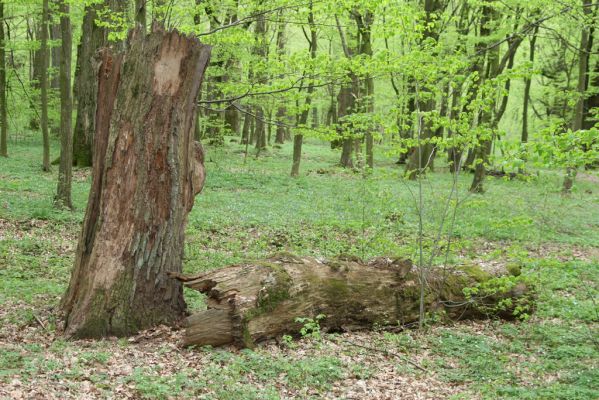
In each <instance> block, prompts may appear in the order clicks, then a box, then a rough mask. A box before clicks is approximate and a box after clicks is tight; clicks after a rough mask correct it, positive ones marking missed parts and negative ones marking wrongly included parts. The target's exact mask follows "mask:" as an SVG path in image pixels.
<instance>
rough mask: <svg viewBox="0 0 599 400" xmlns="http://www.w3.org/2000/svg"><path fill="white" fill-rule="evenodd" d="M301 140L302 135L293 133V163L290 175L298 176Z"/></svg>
mask: <svg viewBox="0 0 599 400" xmlns="http://www.w3.org/2000/svg"><path fill="white" fill-rule="evenodd" d="M303 142H304V136H303V135H298V134H295V136H293V164H292V165H291V176H299V169H300V163H301V161H302V145H303Z"/></svg>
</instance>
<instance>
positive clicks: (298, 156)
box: [291, 1, 318, 176]
mask: <svg viewBox="0 0 599 400" xmlns="http://www.w3.org/2000/svg"><path fill="white" fill-rule="evenodd" d="M308 25H309V26H310V40H309V49H310V58H312V60H314V59H315V58H316V51H317V50H318V43H317V40H318V37H317V35H316V25H315V24H314V13H313V12H312V1H310V12H309V14H308ZM313 75H314V69H313V68H311V70H310V78H309V81H310V82H309V83H308V88H307V89H306V101H305V106H304V110H303V111H302V113H301V114H300V117H299V120H298V125H300V126H305V125H306V123H307V122H308V115H309V113H310V105H311V104H312V93H313V92H314V77H313ZM303 142H304V136H303V135H302V134H298V133H296V134H295V136H294V137H293V164H292V166H291V176H299V169H300V163H301V160H302V145H303Z"/></svg>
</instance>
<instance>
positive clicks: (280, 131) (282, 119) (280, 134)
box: [275, 15, 287, 144]
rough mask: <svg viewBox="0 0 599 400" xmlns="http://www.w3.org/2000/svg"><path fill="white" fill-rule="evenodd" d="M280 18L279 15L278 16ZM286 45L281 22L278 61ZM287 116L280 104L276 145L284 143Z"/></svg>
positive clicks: (278, 30)
mask: <svg viewBox="0 0 599 400" xmlns="http://www.w3.org/2000/svg"><path fill="white" fill-rule="evenodd" d="M279 17H281V15H279ZM286 43H287V40H286V36H285V22H281V23H279V25H278V28H277V58H278V60H279V61H281V60H282V59H283V56H284V55H285V44H286ZM286 116H287V108H286V107H285V103H284V102H280V103H279V104H278V105H277V112H276V121H277V132H276V136H275V143H276V144H283V143H285V125H284V124H285V119H286Z"/></svg>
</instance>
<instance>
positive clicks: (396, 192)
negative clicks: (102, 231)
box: [0, 141, 599, 399]
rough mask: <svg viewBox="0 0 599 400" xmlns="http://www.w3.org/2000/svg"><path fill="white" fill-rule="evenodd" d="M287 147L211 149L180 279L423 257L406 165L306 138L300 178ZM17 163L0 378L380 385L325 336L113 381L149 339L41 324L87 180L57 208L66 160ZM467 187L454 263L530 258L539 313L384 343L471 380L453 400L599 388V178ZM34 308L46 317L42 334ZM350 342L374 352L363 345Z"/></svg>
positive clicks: (540, 177) (3, 263) (139, 389)
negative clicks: (91, 334)
mask: <svg viewBox="0 0 599 400" xmlns="http://www.w3.org/2000/svg"><path fill="white" fill-rule="evenodd" d="M55 154H56V147H54V148H53V155H55ZM290 154H291V146H290V144H287V145H285V146H283V148H281V149H272V150H270V151H269V152H268V155H267V156H264V157H260V158H258V159H256V158H254V157H253V156H252V154H250V156H249V157H248V159H247V162H245V163H244V155H243V148H242V146H240V145H238V144H233V143H229V144H228V145H227V146H226V147H225V148H211V147H210V148H208V149H207V157H206V160H207V163H206V168H207V174H208V175H207V181H206V186H205V188H204V191H203V193H202V194H201V195H200V196H198V197H197V199H196V203H195V206H194V209H193V211H192V212H191V214H190V216H189V221H188V227H187V242H186V249H185V251H186V257H185V265H184V268H185V271H186V272H198V271H203V270H207V269H212V268H217V267H221V266H224V265H227V264H230V263H235V262H239V261H242V260H248V259H256V258H263V257H266V256H267V255H269V254H271V253H273V252H276V251H280V250H286V251H291V252H293V253H296V254H301V255H316V256H324V257H334V256H337V255H339V254H350V255H356V256H359V257H362V258H370V257H374V256H380V255H399V256H406V257H412V258H415V256H416V253H417V246H416V238H417V232H418V213H417V211H416V202H415V198H414V194H415V193H417V190H418V183H417V182H406V181H404V180H403V179H401V176H402V169H401V168H400V167H397V166H395V165H394V163H393V159H391V158H390V157H387V156H386V155H385V154H380V153H379V154H377V155H376V158H377V167H376V168H375V170H374V171H373V173H372V174H371V175H366V176H364V175H362V174H360V173H354V172H352V171H344V170H342V169H340V168H338V167H336V166H335V162H336V160H337V157H338V154H337V152H336V151H332V150H330V149H329V147H327V146H326V145H323V144H322V143H317V142H310V141H309V142H308V143H307V144H306V145H305V149H304V158H303V161H302V176H301V177H299V178H297V179H291V178H289V176H288V172H289V169H290V162H289V160H290ZM10 155H11V157H10V158H9V159H0V311H1V312H0V344H2V343H4V345H2V347H0V387H1V386H2V383H3V382H4V383H8V382H10V381H11V380H12V379H14V377H15V376H18V377H19V379H20V380H21V381H23V382H25V383H27V382H33V381H34V380H35V379H36V377H39V376H41V375H43V376H45V377H46V378H47V379H50V380H51V381H52V382H55V383H56V385H57V386H56V387H60V385H59V384H58V382H66V384H65V385H66V386H65V387H70V388H71V389H72V390H73V391H74V392H77V391H78V390H83V389H81V387H82V386H81V385H82V383H81V382H82V381H84V380H86V381H88V382H90V383H91V385H92V386H93V387H94V388H96V389H95V390H97V393H96V395H97V396H101V397H102V396H105V397H110V396H111V393H112V396H113V397H114V391H115V387H116V386H119V385H121V386H123V387H131V388H133V389H131V390H134V391H135V393H136V395H137V396H140V397H144V398H167V397H168V396H175V397H177V398H179V397H180V398H196V397H198V396H204V397H203V398H214V399H225V398H231V399H270V398H273V399H275V398H281V397H283V398H284V397H285V396H284V395H283V394H282V393H283V392H282V388H286V390H289V391H290V393H294V395H295V396H298V397H299V398H311V397H312V398H320V397H322V396H323V395H324V394H325V393H327V392H328V391H330V390H332V389H331V387H332V386H334V385H335V384H336V383H337V384H340V382H345V380H347V379H349V378H350V377H352V376H358V377H361V378H363V379H371V378H373V377H376V375H377V372H376V371H377V368H378V366H377V364H376V363H373V364H369V363H368V362H364V363H354V362H352V361H348V359H347V357H342V356H341V355H340V354H339V353H338V351H337V350H333V349H332V347H331V346H330V345H329V344H330V342H329V339H327V335H325V339H324V341H322V342H315V343H312V342H310V343H309V344H303V346H308V347H309V349H308V350H307V352H308V354H307V355H306V356H302V354H303V353H302V351H303V350H294V349H293V348H289V349H284V350H282V351H279V352H272V351H270V350H268V349H258V350H256V351H255V352H250V351H243V352H228V351H221V350H181V349H175V350H173V349H168V348H166V349H164V352H165V354H161V355H159V356H157V357H165V359H169V357H172V359H173V360H174V361H173V362H174V363H175V367H173V366H171V367H169V368H167V367H160V366H159V365H157V364H156V363H153V362H152V361H151V360H149V361H148V362H147V363H144V362H137V361H136V362H137V364H135V362H134V363H133V364H135V365H133V367H132V370H131V371H130V372H129V373H128V374H125V375H123V376H120V375H119V376H116V377H115V376H114V374H112V372H111V368H112V364H111V363H112V362H113V361H115V360H114V359H115V357H116V356H115V354H113V353H114V352H121V351H122V352H126V351H128V349H129V348H131V349H132V350H131V351H134V352H135V351H137V350H136V349H138V348H137V347H134V345H131V344H129V343H128V342H127V341H126V340H124V341H118V342H115V341H99V342H95V343H94V344H91V345H90V344H89V343H88V342H67V341H63V340H54V341H53V342H52V343H50V344H49V343H47V342H45V341H44V339H43V337H45V335H46V334H45V333H44V330H47V331H48V332H50V333H49V334H50V335H51V334H52V332H54V329H55V320H54V315H55V314H54V312H53V311H52V309H53V308H55V307H56V306H57V305H58V302H59V298H60V295H61V294H62V293H63V292H64V290H65V288H66V285H67V283H68V279H69V271H70V268H71V265H72V262H73V257H74V249H75V246H76V241H77V236H78V234H79V230H80V223H81V221H82V219H83V213H84V210H85V202H86V200H87V192H88V190H89V184H90V177H89V173H88V171H85V170H76V171H75V177H76V178H75V181H74V184H73V199H74V204H75V207H76V210H75V211H74V212H67V211H61V210H56V209H54V208H53V207H52V198H53V196H54V192H55V190H56V173H57V172H56V168H55V169H54V171H53V172H52V173H49V174H44V173H42V172H41V170H40V161H41V151H40V148H39V146H34V145H32V144H29V145H11V146H10ZM535 172H536V171H535ZM450 178H451V177H450V176H449V175H448V174H447V173H444V172H437V173H432V174H429V175H428V176H427V177H426V179H425V180H423V193H424V206H425V207H424V224H425V226H424V227H425V229H424V232H425V238H426V240H425V247H426V248H425V249H426V250H427V251H428V250H429V249H430V246H431V245H432V243H433V240H434V238H435V236H436V232H437V229H438V226H439V223H440V221H441V219H442V214H443V210H444V207H445V202H446V200H447V195H448V193H449V192H450V189H451V185H452V183H451V179H450ZM470 179H471V176H470V175H468V174H464V175H462V176H460V177H459V180H458V196H459V199H460V200H461V201H460V206H459V207H458V209H457V214H456V220H455V223H453V224H452V223H451V221H450V220H448V221H446V223H445V224H444V232H445V233H448V232H451V233H452V251H451V252H450V253H449V258H448V260H447V262H449V263H466V262H475V263H476V262H501V263H506V264H510V265H513V266H515V267H517V268H520V269H521V271H522V273H523V274H527V275H529V276H530V278H531V279H533V280H534V281H535V282H537V285H538V288H539V292H538V298H539V300H538V305H537V309H536V310H535V313H534V314H533V315H532V316H531V318H530V319H529V320H528V321H526V322H499V321H488V322H484V323H479V324H456V325H455V326H446V327H440V326H433V327H430V328H428V329H426V330H424V331H416V332H404V333H401V334H380V333H373V334H372V336H371V340H372V345H373V346H377V347H380V348H384V349H387V350H391V351H395V352H400V353H402V354H404V355H405V356H407V357H417V356H422V357H424V358H423V361H422V363H423V365H425V366H426V368H427V369H428V370H429V374H434V376H436V378H437V379H438V380H439V381H440V382H441V383H442V384H443V385H448V387H452V386H459V387H460V388H462V389H461V390H460V391H461V392H462V394H460V395H458V396H457V398H465V399H467V398H472V397H482V398H488V399H496V398H511V399H553V398H555V399H594V398H598V397H599V391H598V388H599V375H598V372H599V362H598V360H599V346H598V340H597V337H599V331H598V329H597V327H598V323H599V310H598V309H597V300H596V299H597V298H599V290H598V288H599V260H598V257H599V206H598V205H599V185H598V184H597V183H594V182H593V181H592V180H591V179H586V180H584V179H581V180H579V182H578V183H577V186H576V187H575V191H574V193H573V195H572V196H570V197H562V196H561V195H560V194H559V189H560V183H561V182H560V174H559V172H558V171H539V172H538V174H535V175H533V176H532V178H531V179H530V180H528V181H526V182H525V181H519V180H515V181H507V180H503V179H495V178H489V179H488V183H487V188H488V191H487V193H486V194H485V195H483V196H479V195H474V196H470V195H468V194H467V191H466V189H467V188H468V186H469V184H470ZM435 262H436V263H444V262H446V260H445V259H444V257H440V258H438V259H436V260H435ZM186 297H187V301H188V303H189V304H190V308H192V309H197V308H201V307H202V306H203V298H202V297H201V296H200V295H198V294H196V293H194V292H186ZM40 316H46V317H45V318H44V321H45V327H44V329H43V330H42V328H41V327H40V326H39V323H38V321H37V320H38V319H40ZM13 330H18V332H20V333H19V334H18V335H21V336H19V337H22V338H23V337H24V338H26V339H27V340H24V339H23V340H21V339H19V340H18V341H15V342H10V341H4V339H3V336H2V334H7V335H8V333H9V331H10V332H12V331H13ZM29 330H31V333H28V332H29ZM152 351H155V352H160V351H162V350H159V349H152ZM343 351H344V352H345V353H347V354H349V355H351V356H352V357H353V356H355V355H356V354H358V353H359V354H362V353H360V351H359V350H358V349H355V348H347V349H344V350H343ZM132 354H135V353H132ZM192 355H194V357H195V355H199V357H201V358H202V362H201V364H198V365H199V366H197V368H192V367H189V366H188V365H187V364H186V363H185V362H184V360H185V359H186V358H187V357H192ZM69 357H71V358H72V359H71V358H69ZM350 358H351V357H350ZM136 360H137V359H136ZM385 362H386V363H396V362H397V363H398V366H397V371H398V372H397V373H401V374H405V375H406V376H412V378H413V379H416V380H418V379H425V378H426V376H425V375H423V374H422V373H421V372H419V371H418V370H415V369H413V368H411V367H410V366H409V365H407V364H405V363H401V362H400V361H398V360H394V359H389V360H386V361H385ZM48 377H50V378H48ZM225 387H226V388H227V389H226V390H225V389H223V388H225ZM1 395H2V392H1V389H0V397H1Z"/></svg>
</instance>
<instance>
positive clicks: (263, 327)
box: [171, 254, 532, 347]
mask: <svg viewBox="0 0 599 400" xmlns="http://www.w3.org/2000/svg"><path fill="white" fill-rule="evenodd" d="M497 273H499V274H500V275H503V274H504V273H505V274H507V272H506V271H496V272H495V273H489V272H486V271H484V270H482V269H480V268H479V267H475V266H469V267H461V268H455V269H440V268H434V269H430V270H428V271H427V275H426V280H427V288H428V289H427V295H426V297H425V304H426V310H427V311H429V312H437V313H438V314H439V315H444V316H445V317H447V318H451V319H460V318H477V317H486V316H489V315H494V316H500V317H507V318H510V317H512V318H513V317H514V313H513V312H514V310H515V308H516V307H518V306H519V307H521V308H524V309H526V308H528V309H530V307H531V302H532V297H531V295H532V291H531V288H530V287H529V286H528V284H526V283H525V282H524V280H521V279H519V278H517V279H512V280H510V281H509V283H506V282H505V280H501V279H499V280H498V282H499V286H501V287H503V290H497V291H494V290H493V287H494V285H490V283H491V282H492V278H494V277H496V276H497V275H496V274H497ZM171 276H173V277H174V278H176V279H177V280H180V281H182V282H184V283H185V285H186V286H188V287H190V288H192V289H196V290H198V291H200V292H202V293H205V294H206V295H207V296H208V299H207V303H208V309H207V310H206V311H203V312H200V313H197V314H195V315H192V316H190V317H189V318H188V319H187V323H186V331H185V336H184V345H200V346H203V345H211V346H220V345H225V344H234V345H236V346H240V347H253V346H254V345H255V344H256V343H258V342H260V341H263V340H266V339H272V338H276V337H278V336H281V335H283V334H297V333H298V332H299V331H300V329H301V327H302V324H301V323H299V322H297V321H296V319H297V318H311V319H313V320H316V317H317V316H318V315H321V314H322V315H324V316H325V317H324V318H323V319H322V320H320V321H319V323H320V326H321V329H323V330H325V331H347V330H355V329H372V328H373V327H382V328H384V327H391V326H395V327H397V326H400V325H406V324H409V323H412V322H414V321H418V318H419V298H420V287H419V276H418V273H417V271H416V268H414V267H413V266H412V263H411V262H410V261H407V260H392V259H387V258H377V259H375V260H372V261H371V262H369V263H363V262H361V261H359V260H347V259H346V260H333V261H328V262H325V261H319V260H317V259H315V258H310V257H305V258H299V257H296V256H293V255H289V254H280V255H277V256H275V257H273V258H271V259H269V260H267V261H264V262H259V263H253V264H244V265H233V266H230V267H226V268H223V269H220V270H216V271H212V272H208V273H204V274H200V275H196V276H183V275H180V274H171ZM485 283H487V287H488V289H482V287H480V286H479V285H485ZM477 286H479V288H480V291H479V292H478V294H479V295H478V296H466V295H465V294H464V291H463V289H464V288H467V287H477Z"/></svg>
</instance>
